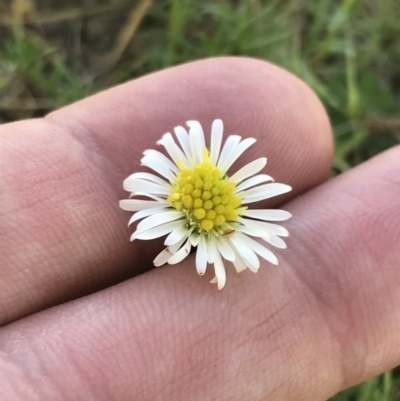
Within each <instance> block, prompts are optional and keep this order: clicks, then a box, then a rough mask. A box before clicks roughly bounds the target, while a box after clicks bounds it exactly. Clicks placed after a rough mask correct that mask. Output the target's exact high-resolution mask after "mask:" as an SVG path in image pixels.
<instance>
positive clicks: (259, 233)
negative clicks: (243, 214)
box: [236, 224, 270, 238]
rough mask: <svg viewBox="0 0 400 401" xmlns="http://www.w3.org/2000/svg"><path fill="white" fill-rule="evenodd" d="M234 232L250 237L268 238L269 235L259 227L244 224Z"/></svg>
mask: <svg viewBox="0 0 400 401" xmlns="http://www.w3.org/2000/svg"><path fill="white" fill-rule="evenodd" d="M236 231H240V232H241V233H243V234H247V235H251V236H252V237H259V238H264V237H266V238H268V237H269V235H270V234H269V233H268V232H267V231H266V230H265V229H262V228H260V227H254V226H251V225H250V224H244V225H242V226H239V227H236Z"/></svg>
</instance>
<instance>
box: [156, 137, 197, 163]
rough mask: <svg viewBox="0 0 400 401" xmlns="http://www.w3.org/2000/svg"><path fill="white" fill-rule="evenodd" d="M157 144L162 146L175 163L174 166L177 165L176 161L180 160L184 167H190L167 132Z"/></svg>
mask: <svg viewBox="0 0 400 401" xmlns="http://www.w3.org/2000/svg"><path fill="white" fill-rule="evenodd" d="M157 143H158V144H160V145H163V146H164V148H165V150H166V151H167V152H168V154H169V155H170V157H171V159H172V160H173V161H174V162H175V164H176V165H178V160H181V161H182V162H183V163H184V164H185V166H186V167H189V166H190V163H189V161H188V159H187V157H186V155H185V154H184V153H183V152H182V150H181V149H180V148H179V146H178V145H177V144H176V143H175V141H174V138H172V135H171V134H170V133H169V132H167V133H166V134H164V135H163V137H162V138H161V140H160V141H158V142H157Z"/></svg>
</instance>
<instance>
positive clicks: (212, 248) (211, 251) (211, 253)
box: [206, 238, 218, 264]
mask: <svg viewBox="0 0 400 401" xmlns="http://www.w3.org/2000/svg"><path fill="white" fill-rule="evenodd" d="M206 246H207V262H208V263H210V264H212V263H214V261H215V257H216V256H215V255H216V253H217V252H218V250H217V245H216V243H215V240H214V238H213V239H212V240H211V241H210V240H209V239H207V238H206Z"/></svg>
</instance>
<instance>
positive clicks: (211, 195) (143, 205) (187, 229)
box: [120, 120, 292, 289]
mask: <svg viewBox="0 0 400 401" xmlns="http://www.w3.org/2000/svg"><path fill="white" fill-rule="evenodd" d="M187 125H188V127H189V133H188V132H187V130H186V129H185V128H183V127H176V128H175V129H174V131H175V135H176V138H177V142H175V140H174V138H173V136H172V135H171V134H170V133H169V132H168V133H166V134H165V135H164V136H163V137H162V138H161V140H160V141H159V142H158V144H159V145H162V146H163V147H164V148H165V150H166V152H167V153H168V155H169V157H170V158H168V157H167V156H165V155H164V154H162V153H160V152H159V151H157V150H146V151H145V152H144V156H143V158H142V160H141V162H142V165H143V166H146V167H148V168H150V169H152V170H154V171H155V172H156V173H157V174H158V175H155V174H150V173H145V172H139V173H134V174H132V175H131V176H129V177H128V178H127V179H126V180H125V181H124V189H125V190H126V191H129V192H131V198H135V197H138V196H139V197H140V199H125V200H122V201H120V207H121V208H122V209H123V210H128V211H131V212H135V213H134V214H133V216H132V217H131V219H130V220H129V225H130V224H132V223H133V222H135V221H138V220H140V219H143V220H142V221H141V222H140V223H139V224H138V225H137V228H136V231H135V232H134V233H133V234H132V236H131V241H133V240H135V239H141V240H150V239H153V238H158V237H162V236H165V235H166V236H167V237H166V239H165V245H166V248H165V249H164V250H163V251H162V252H161V253H160V254H159V255H158V256H157V257H156V258H155V259H154V265H155V266H161V265H163V264H165V263H169V264H176V263H179V262H181V261H182V260H183V259H185V258H186V256H188V255H189V253H190V250H191V248H192V247H197V251H196V269H197V272H198V274H200V275H203V274H204V273H205V271H206V268H207V264H213V265H214V271H215V278H214V279H213V280H212V281H211V282H212V283H217V285H218V289H222V288H223V287H224V285H225V281H226V274H225V267H224V262H223V260H227V261H229V262H231V263H232V264H233V265H234V267H235V269H236V271H237V272H241V271H243V270H245V269H246V268H249V269H250V270H251V271H253V272H257V270H258V269H259V267H260V260H259V258H258V257H259V256H261V257H262V258H263V259H265V260H267V261H268V262H270V263H272V264H275V265H276V264H278V259H277V257H276V256H275V255H274V254H273V253H272V252H271V251H270V250H269V249H267V248H266V247H265V246H264V245H263V243H264V242H265V243H268V244H270V245H272V246H275V247H277V248H286V244H285V242H284V240H283V239H282V238H281V237H287V236H288V235H289V233H288V231H287V230H286V229H285V228H284V227H282V226H280V225H277V224H273V223H269V222H268V221H274V222H275V221H283V220H287V219H288V218H289V217H291V214H290V213H289V212H286V211H284V210H275V209H249V208H248V206H247V205H249V204H251V203H254V202H258V201H261V200H264V199H269V198H272V197H274V196H277V195H281V194H284V193H286V192H289V191H291V189H292V188H291V187H290V186H289V185H285V184H279V183H275V182H272V181H273V179H272V178H271V177H270V176H269V175H266V174H258V173H259V172H260V171H261V170H262V169H263V168H264V167H265V165H266V164H267V159H266V158H260V159H257V160H254V161H253V162H251V163H249V164H247V165H246V166H244V167H242V168H241V169H239V170H238V171H236V173H234V174H232V175H227V172H228V170H229V169H230V168H231V166H232V165H233V163H234V162H235V161H236V159H238V158H239V156H240V155H241V154H242V153H243V152H244V151H245V150H246V149H248V148H249V147H250V146H251V145H253V144H254V143H255V142H256V140H255V139H253V138H247V139H244V140H242V138H241V137H240V136H238V135H231V136H229V137H228V138H227V140H226V141H225V143H224V145H223V146H222V134H223V123H222V121H221V120H215V121H214V122H213V123H212V129H211V142H210V148H209V149H210V150H208V148H207V147H206V141H205V139H204V133H203V129H202V127H201V125H200V123H199V122H197V121H188V122H187ZM221 148H222V150H221ZM260 184H262V185H260ZM143 197H145V198H149V199H146V200H144V199H143ZM253 237H254V238H255V239H254V238H253Z"/></svg>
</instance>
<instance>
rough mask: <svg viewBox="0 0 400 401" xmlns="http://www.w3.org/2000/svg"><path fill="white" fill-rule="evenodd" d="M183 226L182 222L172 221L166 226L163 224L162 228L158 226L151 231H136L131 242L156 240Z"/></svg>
mask: <svg viewBox="0 0 400 401" xmlns="http://www.w3.org/2000/svg"><path fill="white" fill-rule="evenodd" d="M181 224H182V222H180V221H172V222H169V223H166V224H163V225H161V226H156V227H154V228H152V229H151V230H148V231H140V232H137V231H135V232H134V233H133V234H132V235H131V241H133V240H135V239H146V240H147V239H154V238H159V237H162V236H164V235H166V234H169V233H170V232H171V231H172V230H175V228H177V227H179V226H180V225H181Z"/></svg>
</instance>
